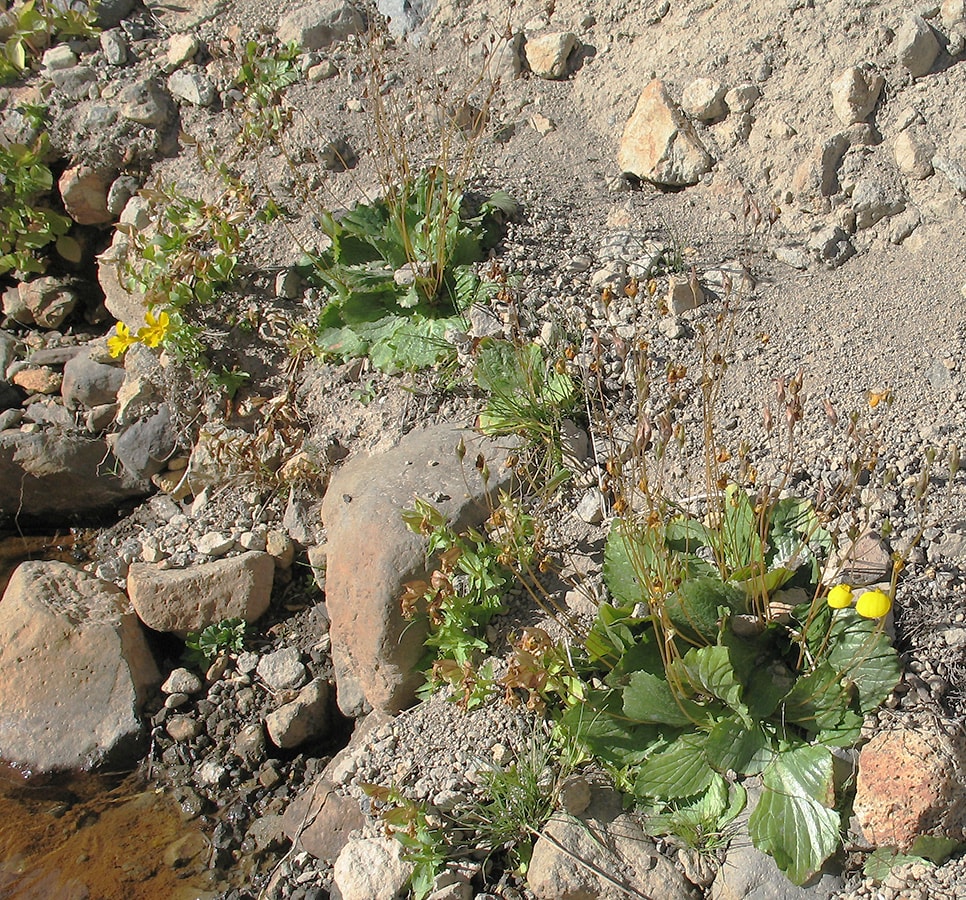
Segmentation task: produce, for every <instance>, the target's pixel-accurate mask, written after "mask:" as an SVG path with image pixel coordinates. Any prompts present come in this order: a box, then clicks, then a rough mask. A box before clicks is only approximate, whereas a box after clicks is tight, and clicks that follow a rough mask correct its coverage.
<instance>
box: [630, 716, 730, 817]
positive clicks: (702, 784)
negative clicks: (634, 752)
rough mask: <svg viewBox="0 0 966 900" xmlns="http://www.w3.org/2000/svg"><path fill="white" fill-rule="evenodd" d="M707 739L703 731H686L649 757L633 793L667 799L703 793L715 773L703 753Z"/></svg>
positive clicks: (642, 767)
mask: <svg viewBox="0 0 966 900" xmlns="http://www.w3.org/2000/svg"><path fill="white" fill-rule="evenodd" d="M705 740H706V736H705V735H703V734H695V733H691V734H683V735H681V736H680V737H679V738H677V740H675V741H674V743H673V744H671V746H670V747H668V748H667V750H662V751H660V752H658V753H655V754H653V755H652V756H650V757H648V759H647V761H646V762H645V763H644V765H642V766H641V771H640V772H639V773H638V776H637V780H636V781H635V782H634V793H635V794H636V795H637V796H639V797H660V798H661V799H664V800H674V799H677V798H680V797H693V796H694V795H695V794H700V793H701V792H702V791H704V790H705V789H706V788H707V787H708V786H709V785H710V784H711V782H712V781H713V780H714V778H715V777H716V773H715V771H714V770H713V769H712V768H711V766H710V765H709V763H708V760H707V757H706V756H705V754H704V743H705Z"/></svg>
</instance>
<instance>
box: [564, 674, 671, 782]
mask: <svg viewBox="0 0 966 900" xmlns="http://www.w3.org/2000/svg"><path fill="white" fill-rule="evenodd" d="M560 724H561V726H562V727H563V728H564V730H565V731H567V732H568V733H569V734H571V735H573V737H574V738H576V739H577V741H578V742H579V743H581V744H582V745H583V746H584V747H585V748H586V749H587V751H588V752H589V753H590V754H591V755H592V756H593V757H594V758H595V759H597V760H601V761H602V762H605V763H610V764H612V765H615V766H630V765H637V764H639V763H641V762H643V761H644V759H645V757H646V756H647V748H648V747H649V746H650V745H652V744H653V743H654V741H655V740H656V739H657V738H658V736H659V734H660V732H659V730H658V728H657V727H656V726H654V725H642V724H635V723H632V722H628V721H627V720H626V719H625V718H624V716H623V715H622V713H621V696H620V693H619V692H618V691H595V690H591V691H589V692H588V694H587V698H586V700H585V701H584V702H583V703H579V704H577V705H576V706H572V707H570V708H569V709H568V710H567V711H566V712H565V713H564V714H563V716H562V717H561V720H560Z"/></svg>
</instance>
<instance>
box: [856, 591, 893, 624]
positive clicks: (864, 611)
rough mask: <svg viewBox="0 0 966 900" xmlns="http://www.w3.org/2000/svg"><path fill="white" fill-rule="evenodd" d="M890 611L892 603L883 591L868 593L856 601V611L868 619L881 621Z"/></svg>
mask: <svg viewBox="0 0 966 900" xmlns="http://www.w3.org/2000/svg"><path fill="white" fill-rule="evenodd" d="M890 609H892V601H891V600H890V599H889V595H888V594H886V593H884V592H883V591H866V592H865V593H864V594H862V596H861V597H859V599H858V600H856V601H855V611H856V612H857V613H858V614H859V615H860V616H862V617H864V618H866V619H881V618H882V617H883V616H884V615H885V614H886V613H887V612H889V610H890Z"/></svg>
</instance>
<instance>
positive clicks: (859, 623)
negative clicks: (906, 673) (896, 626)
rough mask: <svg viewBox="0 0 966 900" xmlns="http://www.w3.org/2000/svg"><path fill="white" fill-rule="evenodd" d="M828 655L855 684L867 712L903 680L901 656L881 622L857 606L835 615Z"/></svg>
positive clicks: (863, 709)
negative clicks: (867, 616) (871, 618)
mask: <svg viewBox="0 0 966 900" xmlns="http://www.w3.org/2000/svg"><path fill="white" fill-rule="evenodd" d="M827 658H828V661H829V664H830V665H831V666H832V667H833V668H834V669H835V670H836V671H837V672H840V673H841V674H842V676H843V677H844V678H846V679H848V680H849V681H851V682H852V683H853V684H854V686H855V690H856V693H857V694H858V698H859V711H860V712H861V713H863V714H868V713H870V712H872V711H873V710H875V709H878V707H879V706H880V705H881V704H882V703H883V702H884V701H885V699H886V698H887V697H888V696H889V694H891V693H892V691H893V690H894V689H895V686H896V685H897V684H898V683H899V677H900V675H901V672H900V670H899V657H898V655H897V654H896V651H895V648H894V647H893V646H892V642H891V641H890V640H889V637H888V635H887V634H886V633H885V631H884V630H883V628H882V625H881V623H879V622H875V621H872V620H869V619H863V618H862V617H861V616H859V615H858V614H857V613H856V612H855V611H854V610H851V609H849V610H842V612H840V613H839V614H837V615H835V616H834V618H833V619H832V628H831V632H830V634H829V644H828V656H827Z"/></svg>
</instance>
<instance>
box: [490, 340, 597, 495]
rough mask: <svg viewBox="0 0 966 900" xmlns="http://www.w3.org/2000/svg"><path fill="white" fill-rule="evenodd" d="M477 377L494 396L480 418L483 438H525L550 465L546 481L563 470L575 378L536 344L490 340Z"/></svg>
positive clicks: (491, 396)
mask: <svg viewBox="0 0 966 900" xmlns="http://www.w3.org/2000/svg"><path fill="white" fill-rule="evenodd" d="M473 378H474V380H475V381H476V383H477V385H478V386H479V387H481V388H482V389H483V390H484V391H486V392H487V394H488V395H489V397H488V399H487V402H486V407H485V408H484V410H483V412H482V413H481V414H480V419H479V427H480V430H481V431H482V432H483V433H484V434H493V435H504V434H518V435H523V436H524V437H525V438H526V439H527V440H528V441H529V442H530V443H531V444H533V445H535V446H536V447H538V448H540V450H541V451H542V452H543V453H544V454H545V457H546V459H547V461H548V463H549V469H550V470H549V471H548V472H545V473H543V474H544V475H546V476H547V479H546V480H547V481H550V482H552V481H553V476H554V475H555V474H556V473H557V471H558V470H559V469H560V467H561V465H562V452H561V446H560V425H561V422H562V421H563V420H564V419H565V418H567V416H568V415H570V414H571V413H572V412H573V409H574V407H575V406H576V405H577V402H578V399H579V393H578V391H577V387H576V385H575V384H574V381H573V379H572V378H571V377H570V375H568V374H567V373H566V372H565V371H561V370H560V369H558V367H557V366H556V364H554V363H551V362H548V361H547V360H546V359H545V358H544V355H543V352H542V351H541V349H540V347H538V346H537V345H536V344H524V345H522V346H519V345H516V344H513V343H511V342H509V341H502V340H494V339H492V338H485V339H484V340H483V341H481V342H480V346H479V349H478V351H477V360H476V366H475V368H474V370H473Z"/></svg>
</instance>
